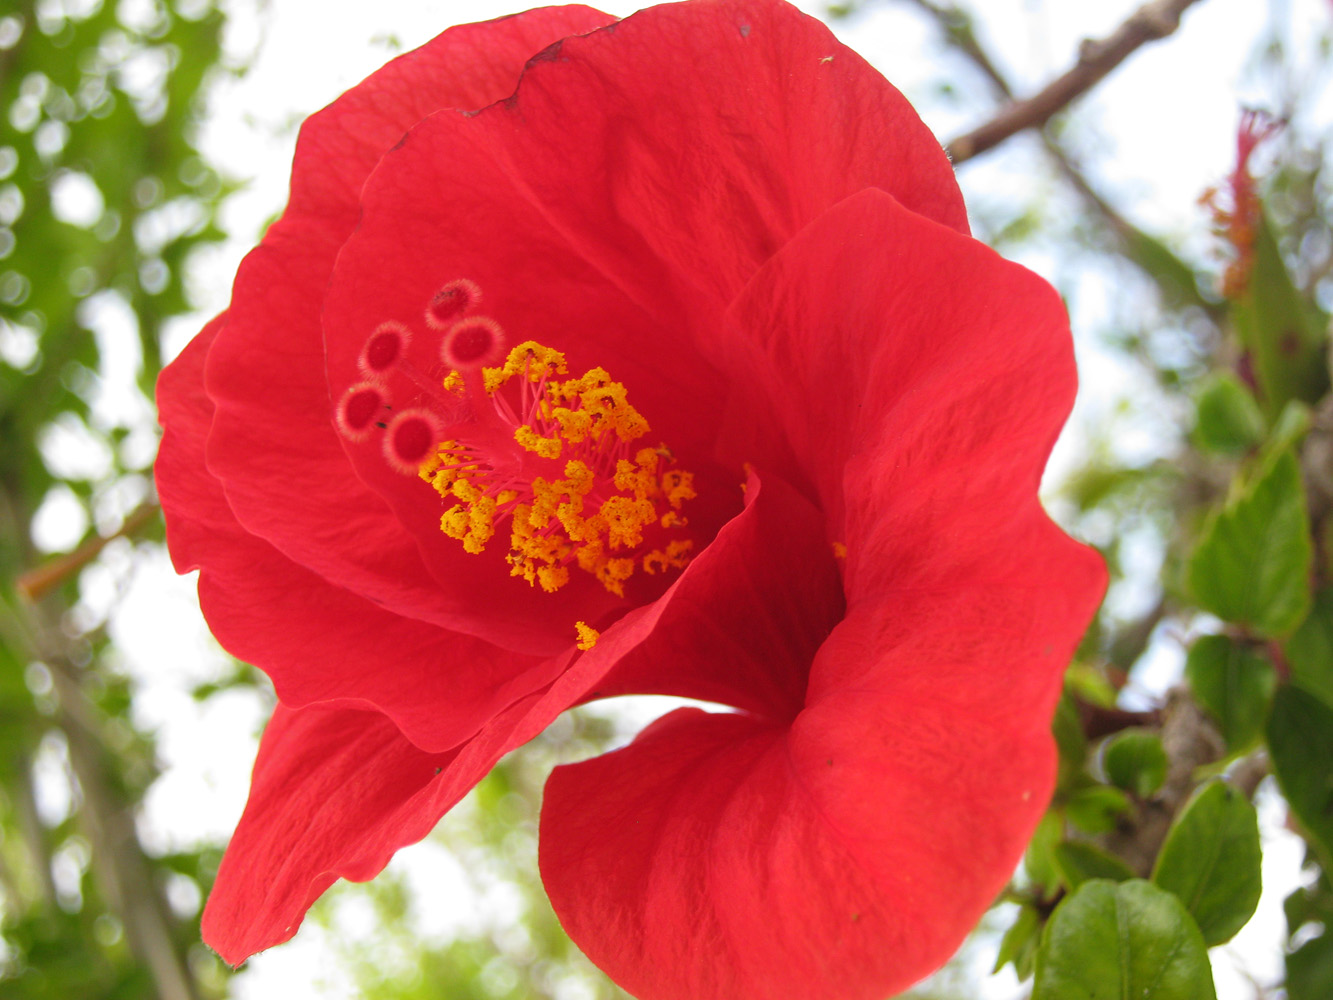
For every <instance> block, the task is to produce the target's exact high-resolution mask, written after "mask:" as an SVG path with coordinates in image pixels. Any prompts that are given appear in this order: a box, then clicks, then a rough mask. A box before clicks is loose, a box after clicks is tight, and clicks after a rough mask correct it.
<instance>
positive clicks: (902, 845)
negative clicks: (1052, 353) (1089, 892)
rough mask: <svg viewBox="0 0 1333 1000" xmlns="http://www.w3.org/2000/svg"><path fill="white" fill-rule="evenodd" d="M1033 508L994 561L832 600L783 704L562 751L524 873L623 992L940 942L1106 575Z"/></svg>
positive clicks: (684, 993) (712, 983) (804, 987)
mask: <svg viewBox="0 0 1333 1000" xmlns="http://www.w3.org/2000/svg"><path fill="white" fill-rule="evenodd" d="M1035 513H1036V516H1035V517H1032V518H1027V519H1024V521H1023V523H1021V524H1020V525H1019V526H1017V527H1015V529H1014V530H1013V532H1012V538H1010V539H1009V540H1008V541H1009V542H1010V543H1012V544H1013V545H1014V546H1015V547H1016V546H1017V545H1018V543H1020V542H1026V543H1027V544H1028V551H1027V552H1026V553H1025V558H1022V559H1017V560H1013V561H1011V562H1010V563H1009V564H1008V565H1009V572H1008V574H1007V583H1006V584H1000V583H998V582H997V581H996V580H994V579H992V580H986V581H983V582H982V583H981V584H980V585H979V586H977V587H974V588H959V589H956V590H955V591H953V592H952V593H949V594H929V593H916V594H912V593H907V594H894V593H886V594H884V595H883V596H882V597H881V598H880V599H878V600H875V601H870V600H865V601H862V602H861V603H860V604H859V605H857V606H855V607H852V608H849V611H848V617H847V619H846V620H845V621H844V622H843V623H841V624H840V625H839V626H838V627H837V628H836V629H835V630H834V631H833V633H832V635H831V636H830V637H829V639H828V640H827V641H826V642H825V644H824V646H823V647H822V648H821V650H820V652H819V654H818V656H817V657H816V660H815V664H814V669H813V677H812V682H811V688H810V692H809V694H808V696H807V707H806V708H805V710H804V711H803V712H802V713H801V714H800V715H799V716H798V717H797V718H796V719H795V721H794V722H793V723H792V724H791V726H790V728H788V727H785V726H780V725H774V724H772V723H766V722H764V721H762V720H759V719H756V718H754V717H750V716H745V715H708V714H705V713H702V712H698V711H696V710H682V711H680V712H676V713H673V714H672V715H670V716H667V717H666V718H665V719H663V720H660V721H659V722H658V723H656V724H655V725H654V726H652V727H650V728H649V729H648V730H647V731H645V732H644V733H643V734H642V735H641V736H640V737H639V739H638V740H637V741H636V742H635V743H633V744H632V745H631V746H629V747H627V748H626V749H624V750H621V751H618V752H616V753H613V754H609V755H607V756H604V757H600V758H596V759H594V760H590V761H586V762H584V763H581V764H575V765H569V766H565V767H561V768H558V769H557V770H556V772H555V773H554V774H553V775H552V777H551V780H550V781H549V782H548V784H547V788H546V794H545V800H544V803H545V804H544V806H543V812H542V826H541V869H542V877H543V880H544V882H545V884H546V889H547V892H548V894H549V896H550V898H551V902H552V904H553V905H554V907H555V909H556V912H557V914H559V916H560V919H561V922H562V923H563V924H564V926H565V928H566V930H567V931H569V933H570V936H571V937H572V938H573V939H574V940H575V942H577V943H578V944H579V946H580V947H581V948H582V949H583V950H584V952H585V953H586V954H587V955H588V956H589V957H590V958H591V959H592V960H593V961H594V962H596V963H597V964H598V965H599V966H600V967H601V968H602V969H604V970H605V971H606V972H607V973H608V974H609V975H610V976H611V977H612V978H613V979H615V980H616V981H617V982H618V983H620V984H621V985H622V986H623V987H625V988H626V989H627V990H628V991H629V992H631V993H633V994H634V995H635V996H637V997H639V998H640V1000H723V998H727V1000H730V998H733V997H741V996H743V997H763V998H764V1000H789V998H790V1000H797V998H800V1000H804V998H806V997H838V998H840V1000H878V998H879V997H883V996H886V995H889V994H891V993H893V992H895V991H897V990H900V989H903V988H905V987H906V986H908V985H909V984H910V983H912V982H914V981H915V980H917V979H919V978H921V977H922V976H924V975H926V974H927V973H929V972H930V971H932V970H933V969H935V968H936V967H938V966H939V965H941V964H942V963H943V962H944V961H945V960H946V959H947V958H948V956H949V954H950V953H951V952H952V950H953V949H954V948H955V947H956V946H957V945H958V943H959V942H960V941H961V940H962V939H963V937H964V936H965V935H966V934H967V932H968V931H969V930H970V929H971V927H972V926H973V925H974V924H975V922H976V920H977V919H978V918H979V917H980V915H981V914H982V913H983V912H984V911H985V909H986V908H987V906H989V905H990V903H991V902H992V901H993V899H994V897H995V895H996V893H998V892H999V890H1000V889H1001V888H1002V887H1003V885H1004V884H1005V882H1006V880H1007V879H1008V878H1009V876H1010V874H1011V873H1012V870H1013V866H1014V864H1015V863H1016V862H1017V860H1018V858H1019V856H1020V854H1021V852H1022V850H1023V846H1024V844H1025V843H1026V840H1027V838H1028V836H1029V835H1030V833H1031V830H1032V828H1033V826H1034V825H1035V823H1036V821H1037V819H1038V818H1039V816H1040V815H1041V812H1042V811H1043V809H1044V808H1045V804H1046V801H1047V799H1048V797H1049V794H1050V791H1051V787H1052V783H1053V777H1054V752H1053V748H1052V745H1051V738H1050V735H1049V720H1050V713H1051V710H1052V708H1053V705H1054V700H1055V698H1056V697H1057V696H1058V692H1059V685H1060V676H1061V670H1062V666H1063V664H1064V663H1065V662H1067V659H1068V656H1069V655H1070V654H1071V652H1072V649H1073V646H1074V643H1075V642H1076V640H1077V636H1078V633H1079V632H1080V631H1081V628H1082V625H1083V623H1084V622H1085V621H1086V620H1087V616H1088V615H1089V614H1090V613H1091V609H1092V606H1093V605H1094V604H1095V598H1096V595H1097V594H1099V593H1100V590H1099V588H1100V586H1101V582H1102V571H1101V569H1100V565H1099V563H1098V561H1097V560H1096V559H1095V557H1091V556H1090V554H1089V553H1087V550H1085V549H1082V547H1080V546H1077V545H1075V544H1074V543H1073V542H1071V541H1069V540H1068V539H1067V538H1065V537H1064V536H1063V535H1062V534H1060V533H1059V532H1058V529H1055V528H1054V527H1053V526H1051V525H1050V524H1049V522H1048V521H1047V520H1046V519H1045V517H1044V515H1041V514H1040V512H1039V511H1037V512H1035Z"/></svg>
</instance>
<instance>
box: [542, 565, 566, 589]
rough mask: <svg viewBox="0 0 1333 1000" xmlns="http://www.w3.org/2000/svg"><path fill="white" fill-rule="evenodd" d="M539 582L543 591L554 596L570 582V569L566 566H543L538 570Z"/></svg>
mask: <svg viewBox="0 0 1333 1000" xmlns="http://www.w3.org/2000/svg"><path fill="white" fill-rule="evenodd" d="M537 582H538V583H540V584H541V585H542V590H544V591H546V592H547V593H548V594H554V593H555V592H556V591H557V590H559V589H560V588H561V587H563V586H564V585H565V584H567V583H568V582H569V569H568V567H565V566H542V567H541V568H540V569H538V570H537Z"/></svg>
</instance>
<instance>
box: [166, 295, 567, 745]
mask: <svg viewBox="0 0 1333 1000" xmlns="http://www.w3.org/2000/svg"><path fill="white" fill-rule="evenodd" d="M225 322H226V317H225V316H223V317H219V318H218V319H215V320H213V321H212V322H211V323H209V324H208V326H206V327H205V328H204V330H203V332H202V333H200V335H199V336H198V337H196V338H195V339H194V340H193V341H191V342H190V343H189V344H188V345H187V346H186V348H185V350H184V352H182V354H181V356H180V358H178V359H177V361H176V362H175V364H173V365H172V366H171V367H170V368H169V369H167V371H166V372H164V373H163V375H162V379H161V381H160V383H159V389H158V391H159V400H160V404H161V408H162V410H161V412H162V421H163V423H164V425H165V426H166V432H165V433H164V435H163V438H162V445H161V449H160V451H159V453H158V459H157V466H156V472H157V477H158V490H159V492H160V494H161V497H162V505H163V508H164V509H165V510H166V512H167V515H168V517H167V521H168V528H167V541H168V546H169V548H170V551H171V554H172V559H173V562H174V564H175V566H176V569H177V570H178V571H179V572H182V573H185V572H189V571H190V570H193V569H200V568H202V570H201V573H200V581H199V598H200V603H201V605H202V607H203V610H204V614H205V616H206V617H207V618H208V620H209V622H210V624H211V627H212V629H213V633H214V635H215V636H216V637H217V639H218V641H219V642H220V643H222V645H223V646H225V647H226V648H227V650H228V651H229V652H231V653H232V654H233V655H234V656H237V657H240V658H241V659H243V660H246V661H247V662H250V663H254V664H255V665H257V666H259V667H261V668H262V669H263V670H264V671H265V672H266V673H268V675H269V676H270V677H271V678H272V679H273V683H274V687H275V688H276V689H277V693H278V697H279V698H280V699H281V700H282V701H283V702H284V703H285V704H286V705H288V706H289V707H300V706H303V705H308V704H311V703H314V702H330V701H339V702H343V703H345V704H346V703H350V704H360V705H370V706H374V707H375V708H378V709H379V710H381V711H383V712H384V713H386V714H387V715H388V716H389V717H390V718H391V719H392V720H393V722H394V723H396V724H397V725H398V726H399V727H400V728H401V729H402V730H403V732H404V733H405V734H406V735H407V736H408V738H409V739H411V740H412V741H413V742H414V743H416V744H417V745H418V746H420V747H422V748H425V749H427V750H436V751H438V750H446V749H448V748H449V747H452V746H456V745H457V744H458V743H460V742H462V741H463V740H465V739H467V738H468V737H470V736H472V735H473V734H474V733H476V732H477V730H478V729H480V728H481V727H482V725H484V724H485V723H486V722H487V721H488V720H489V719H490V718H491V716H493V715H494V714H495V713H497V712H498V711H500V710H501V709H503V708H505V707H507V706H508V705H510V704H511V703H513V702H514V701H516V700H518V699H519V698H520V697H522V696H523V695H526V694H528V693H530V692H531V691H534V690H537V689H540V688H542V687H544V686H546V685H547V684H549V683H550V681H551V680H552V679H553V678H554V676H555V674H556V673H557V671H558V670H559V669H561V666H562V664H561V663H559V662H558V661H556V660H553V659H547V660H542V659H537V658H535V657H530V656H522V655H519V654H515V653H509V652H506V651H504V650H501V649H498V648H497V647H495V646H492V645H490V644H488V643H485V642H483V641H481V640H478V639H474V638H472V637H471V636H465V635H459V634H457V633H453V632H449V631H446V630H444V629H440V628H437V627H436V626H433V625H429V624H427V623H425V622H421V621H417V620H414V619H410V618H403V617H401V616H399V615H395V614H392V613H391V612H389V611H386V610H385V609H383V608H381V607H379V606H377V605H374V604H372V603H370V602H369V601H367V600H366V599H365V598H362V597H358V596H357V595H355V594H353V593H351V592H350V591H347V590H343V589H342V588H341V587H336V586H333V585H332V584H330V583H329V582H328V581H326V580H324V579H323V578H321V577H319V576H316V575H315V574H314V573H312V572H310V571H309V570H307V569H306V568H304V567H303V566H299V565H297V564H296V563H293V562H292V561H291V560H290V559H288V558H287V557H286V556H284V555H283V554H282V553H280V552H278V551H277V550H276V549H275V548H273V547H272V546H271V545H269V544H268V543H267V542H265V541H263V540H262V539H259V538H256V537H255V536H253V535H251V534H248V533H247V532H246V531H245V530H244V529H243V528H242V527H241V526H240V524H238V523H237V521H236V518H235V516H234V515H233V514H232V512H231V508H230V507H228V506H227V502H226V498H225V497H224V496H223V495H222V492H221V491H220V490H219V489H218V484H217V481H216V480H215V479H213V477H212V476H211V475H209V473H208V471H207V470H206V469H205V468H204V463H203V450H204V438H205V435H206V434H207V432H208V427H209V425H210V423H211V420H212V404H211V403H210V402H209V400H208V397H206V396H204V395H203V394H202V393H198V392H193V391H192V387H194V386H197V385H198V379H199V378H200V376H201V374H202V367H203V364H204V359H205V358H206V357H207V355H208V350H209V346H210V344H211V343H212V341H213V339H214V338H215V337H216V336H217V334H218V332H219V330H220V329H222V327H223V325H224V324H225ZM187 511H188V516H184V512H187ZM572 635H573V633H572V631H570V632H569V636H568V637H567V641H566V645H568V644H569V639H572Z"/></svg>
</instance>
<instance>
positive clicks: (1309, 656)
mask: <svg viewBox="0 0 1333 1000" xmlns="http://www.w3.org/2000/svg"><path fill="white" fill-rule="evenodd" d="M1286 653H1287V661H1288V662H1289V663H1290V665H1291V682H1292V683H1293V684H1295V685H1296V686H1297V687H1298V688H1301V689H1303V690H1305V691H1309V692H1310V694H1312V695H1315V696H1316V697H1317V698H1319V699H1321V700H1322V701H1323V702H1324V704H1325V705H1328V706H1329V707H1330V708H1333V587H1325V588H1324V589H1323V590H1321V591H1320V592H1319V593H1318V594H1317V595H1315V600H1314V607H1313V608H1311V609H1310V614H1309V616H1308V617H1307V618H1306V619H1305V621H1303V622H1301V627H1300V628H1298V629H1297V630H1296V631H1295V632H1293V633H1292V636H1291V638H1290V639H1288V640H1287V645H1286Z"/></svg>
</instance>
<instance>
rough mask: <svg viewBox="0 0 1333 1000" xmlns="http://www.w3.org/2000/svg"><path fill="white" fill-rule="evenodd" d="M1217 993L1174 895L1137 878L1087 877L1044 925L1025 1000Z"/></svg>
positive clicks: (1174, 999) (1193, 929)
mask: <svg viewBox="0 0 1333 1000" xmlns="http://www.w3.org/2000/svg"><path fill="white" fill-rule="evenodd" d="M1216 995H1217V994H1216V991H1215V990H1214V988H1213V975H1212V969H1211V968H1210V966H1209V965H1208V952H1207V949H1206V948H1205V947H1204V942H1203V937H1202V936H1201V935H1200V934H1199V928H1198V927H1197V926H1195V923H1194V920H1193V918H1192V917H1191V916H1190V915H1189V914H1188V913H1187V912H1186V911H1185V908H1184V907H1183V906H1181V904H1180V901H1179V900H1178V899H1176V897H1175V896H1173V895H1171V894H1170V893H1168V892H1164V891H1162V890H1161V889H1158V888H1157V887H1156V886H1154V885H1152V884H1151V883H1149V882H1145V881H1143V880H1142V879H1131V880H1130V881H1127V882H1119V883H1116V882H1109V881H1105V880H1102V879H1094V880H1093V881H1091V882H1085V883H1084V884H1083V885H1082V886H1080V887H1079V889H1078V891H1076V892H1075V893H1074V894H1073V895H1071V896H1070V897H1069V898H1067V899H1066V900H1065V901H1064V902H1063V903H1061V904H1060V907H1059V909H1057V910H1056V911H1055V916H1054V917H1052V918H1051V922H1050V923H1049V924H1047V925H1046V932H1045V934H1044V935H1043V936H1042V942H1041V949H1040V950H1039V951H1038V953H1037V979H1036V985H1035V986H1034V988H1033V991H1032V1000H1125V998H1126V997H1134V998H1141V997H1147V998H1150V1000H1209V998H1215V997H1216Z"/></svg>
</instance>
